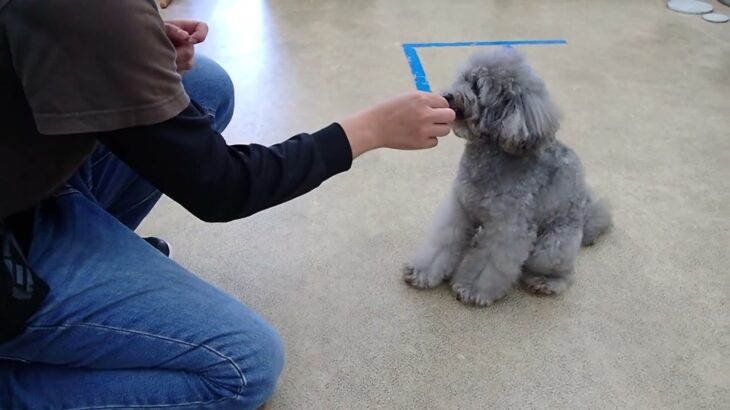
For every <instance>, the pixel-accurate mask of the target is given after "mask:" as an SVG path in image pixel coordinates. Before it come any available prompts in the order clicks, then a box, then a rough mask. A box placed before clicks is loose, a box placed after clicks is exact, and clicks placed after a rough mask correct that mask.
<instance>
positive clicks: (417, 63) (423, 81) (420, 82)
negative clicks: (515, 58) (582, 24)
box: [403, 39, 568, 92]
mask: <svg viewBox="0 0 730 410" xmlns="http://www.w3.org/2000/svg"><path fill="white" fill-rule="evenodd" d="M550 44H568V42H567V41H565V40H562V39H551V40H497V41H456V42H452V43H404V44H403V53H404V54H405V55H406V60H408V65H409V66H410V67H411V74H412V75H413V81H415V82H416V89H417V90H418V91H426V92H430V91H431V84H429V83H428V78H427V77H426V70H424V69H423V64H421V58H420V57H418V50H417V49H418V48H434V47H479V46H507V47H512V46H520V45H533V46H536V45H550Z"/></svg>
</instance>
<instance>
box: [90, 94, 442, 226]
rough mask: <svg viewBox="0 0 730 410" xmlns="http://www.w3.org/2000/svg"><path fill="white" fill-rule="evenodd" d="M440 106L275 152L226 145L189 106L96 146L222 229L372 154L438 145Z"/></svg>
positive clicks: (425, 104) (405, 111)
mask: <svg viewBox="0 0 730 410" xmlns="http://www.w3.org/2000/svg"><path fill="white" fill-rule="evenodd" d="M442 100H443V99H442V98H441V97H439V96H436V95H433V94H423V93H409V94H406V95H403V96H400V97H397V98H395V99H393V100H390V101H387V102H385V103H383V104H380V105H378V106H376V107H374V108H372V109H370V110H367V111H364V112H362V113H360V114H356V115H353V116H351V117H349V118H347V119H345V120H343V121H341V123H334V124H332V125H330V126H329V127H326V128H324V129H322V130H320V131H318V132H316V133H313V134H300V135H297V136H295V137H293V138H291V139H289V140H287V141H285V142H283V143H281V144H277V145H274V146H272V147H264V146H261V145H256V144H251V145H233V146H228V145H227V144H226V142H225V141H224V140H223V137H221V135H220V134H218V133H217V132H216V131H214V130H213V129H212V128H211V126H210V120H209V119H208V117H207V116H205V115H203V114H201V112H200V110H198V109H197V108H196V106H195V105H192V104H191V105H190V106H189V107H188V108H187V109H185V110H184V111H183V112H182V113H181V114H180V115H178V116H176V117H174V118H172V119H170V120H167V121H164V122H161V123H159V124H154V125H149V126H143V127H135V128H126V129H121V130H117V131H112V132H105V133H100V134H98V139H99V140H100V141H101V142H103V143H104V144H105V145H107V146H108V147H109V148H110V149H111V151H112V152H114V153H115V154H116V155H117V156H118V157H119V158H120V159H121V160H123V161H124V162H126V163H127V164H128V165H129V166H130V167H131V168H133V169H134V170H135V171H137V172H138V173H139V174H140V175H141V176H142V177H144V178H145V179H147V180H149V181H150V182H151V183H152V184H153V185H155V186H156V187H157V188H158V189H160V190H161V191H162V192H163V193H165V194H167V195H168V196H170V197H171V198H172V199H173V200H175V201H176V202H178V203H180V204H181V205H182V206H184V207H185V208H186V209H188V210H189V211H190V212H191V213H193V214H194V215H196V216H197V217H198V218H200V219H202V220H205V221H215V222H223V221H229V220H233V219H238V218H243V217H246V216H249V215H251V214H254V213H256V212H259V211H261V210H263V209H266V208H269V207H272V206H274V205H277V204H280V203H282V202H285V201H288V200H290V199H293V198H295V197H297V196H300V195H302V194H304V193H306V192H309V191H310V190H312V189H314V188H316V187H317V186H319V185H320V184H321V183H322V182H323V181H325V180H326V179H327V178H329V177H331V176H333V175H335V174H337V173H340V172H343V171H345V170H347V169H349V167H350V165H351V162H352V159H353V158H356V157H357V156H359V155H361V154H362V153H364V152H367V151H369V150H372V149H375V148H380V147H390V148H399V149H419V148H428V147H432V146H435V145H436V143H437V141H436V137H439V136H443V135H446V134H448V132H449V127H448V125H447V123H449V122H451V121H452V120H453V111H451V110H450V109H448V108H447V107H444V104H445V100H443V101H442ZM340 124H341V125H340Z"/></svg>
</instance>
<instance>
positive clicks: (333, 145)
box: [312, 123, 352, 177]
mask: <svg viewBox="0 0 730 410" xmlns="http://www.w3.org/2000/svg"><path fill="white" fill-rule="evenodd" d="M312 137H313V138H312V140H313V141H314V143H315V144H316V145H317V149H318V150H319V152H320V153H321V154H322V158H323V159H324V163H325V166H326V167H327V173H328V175H327V176H328V177H330V176H333V175H336V174H339V173H341V172H345V171H347V170H349V169H350V167H351V166H352V147H350V141H349V140H348V139H347V134H345V130H344V129H342V126H341V125H340V124H338V123H333V124H332V125H330V126H328V127H326V128H323V129H321V130H319V131H317V132H315V133H314V134H312Z"/></svg>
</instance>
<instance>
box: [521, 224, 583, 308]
mask: <svg viewBox="0 0 730 410" xmlns="http://www.w3.org/2000/svg"><path fill="white" fill-rule="evenodd" d="M582 237H583V227H582V226H581V225H580V224H579V223H578V222H577V221H575V220H573V221H572V222H567V223H563V224H561V223H559V222H558V223H555V224H553V225H552V226H550V227H549V228H548V229H547V230H546V231H545V232H542V233H541V234H540V235H539V236H538V238H537V240H536V241H535V246H534V247H533V249H532V253H531V254H530V257H529V258H528V259H527V261H526V262H525V266H524V267H523V273H522V276H521V277H520V283H521V284H522V286H523V287H524V288H525V289H526V290H527V291H529V292H532V293H537V294H542V295H554V294H559V293H562V292H564V291H566V290H567V289H568V288H569V287H570V285H571V284H572V283H573V272H574V268H575V259H576V257H577V256H578V251H579V250H580V244H581V239H582Z"/></svg>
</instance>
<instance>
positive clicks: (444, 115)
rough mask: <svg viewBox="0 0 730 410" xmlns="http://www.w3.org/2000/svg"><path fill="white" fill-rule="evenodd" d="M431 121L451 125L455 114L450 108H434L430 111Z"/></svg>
mask: <svg viewBox="0 0 730 410" xmlns="http://www.w3.org/2000/svg"><path fill="white" fill-rule="evenodd" d="M431 118H432V120H433V122H434V123H436V124H451V123H452V122H454V120H455V119H456V112H454V110H452V109H451V108H448V107H447V108H436V109H434V110H433V111H432V117H431Z"/></svg>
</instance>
